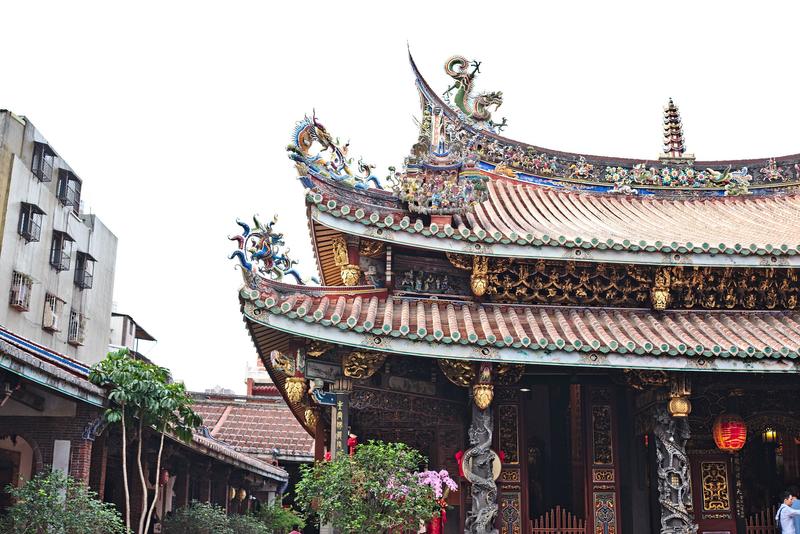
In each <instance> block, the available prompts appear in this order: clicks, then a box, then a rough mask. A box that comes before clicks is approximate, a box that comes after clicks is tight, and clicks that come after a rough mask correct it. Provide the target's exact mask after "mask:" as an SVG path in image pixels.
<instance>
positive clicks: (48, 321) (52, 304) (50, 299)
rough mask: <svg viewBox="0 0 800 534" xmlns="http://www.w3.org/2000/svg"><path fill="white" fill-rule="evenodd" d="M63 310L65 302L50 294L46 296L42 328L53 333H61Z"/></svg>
mask: <svg viewBox="0 0 800 534" xmlns="http://www.w3.org/2000/svg"><path fill="white" fill-rule="evenodd" d="M63 309H64V301H63V300H61V299H60V298H58V297H57V296H55V295H53V294H50V293H48V294H47V295H45V297H44V311H43V312H42V328H44V329H45V330H50V331H51V332H59V331H60V330H61V311H62V310H63Z"/></svg>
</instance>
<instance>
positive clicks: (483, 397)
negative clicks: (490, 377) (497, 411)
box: [472, 384, 494, 410]
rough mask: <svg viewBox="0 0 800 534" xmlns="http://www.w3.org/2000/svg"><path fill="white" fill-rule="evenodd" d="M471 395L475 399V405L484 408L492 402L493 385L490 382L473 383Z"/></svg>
mask: <svg viewBox="0 0 800 534" xmlns="http://www.w3.org/2000/svg"><path fill="white" fill-rule="evenodd" d="M472 397H473V399H474V400H475V406H477V407H478V408H480V409H481V410H485V409H486V408H488V407H489V406H490V405H491V404H492V399H493V398H494V386H492V385H491V384H475V385H474V386H472Z"/></svg>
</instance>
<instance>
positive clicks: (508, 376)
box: [494, 363, 525, 386]
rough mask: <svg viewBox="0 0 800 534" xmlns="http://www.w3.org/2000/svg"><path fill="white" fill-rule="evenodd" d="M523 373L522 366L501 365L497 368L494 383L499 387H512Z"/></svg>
mask: <svg viewBox="0 0 800 534" xmlns="http://www.w3.org/2000/svg"><path fill="white" fill-rule="evenodd" d="M524 371H525V366H524V365H518V364H514V363H502V364H500V365H498V366H497V370H496V371H495V379H494V381H495V383H496V384H498V385H500V386H513V385H514V384H516V383H517V382H519V380H520V378H522V373H523V372H524Z"/></svg>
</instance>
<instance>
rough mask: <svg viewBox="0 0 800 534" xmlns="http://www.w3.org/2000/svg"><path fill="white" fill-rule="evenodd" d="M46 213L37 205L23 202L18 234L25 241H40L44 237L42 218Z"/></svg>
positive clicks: (20, 210)
mask: <svg viewBox="0 0 800 534" xmlns="http://www.w3.org/2000/svg"><path fill="white" fill-rule="evenodd" d="M43 215H44V211H42V209H41V208H40V207H39V206H37V205H36V204H29V203H27V202H23V203H22V205H21V206H20V209H19V224H18V225H17V232H18V233H19V235H21V236H22V237H23V238H25V241H27V242H28V243H30V242H31V241H39V238H40V237H41V236H42V216H43Z"/></svg>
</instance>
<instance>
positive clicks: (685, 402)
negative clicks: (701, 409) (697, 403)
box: [668, 396, 692, 417]
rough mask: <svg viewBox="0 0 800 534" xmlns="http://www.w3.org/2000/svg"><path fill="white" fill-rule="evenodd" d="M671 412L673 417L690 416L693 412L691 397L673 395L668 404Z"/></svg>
mask: <svg viewBox="0 0 800 534" xmlns="http://www.w3.org/2000/svg"><path fill="white" fill-rule="evenodd" d="M668 408H669V414H670V415H671V416H672V417H689V414H690V413H692V403H691V401H690V400H689V397H686V396H681V397H672V398H671V399H670V400H669V404H668Z"/></svg>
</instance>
